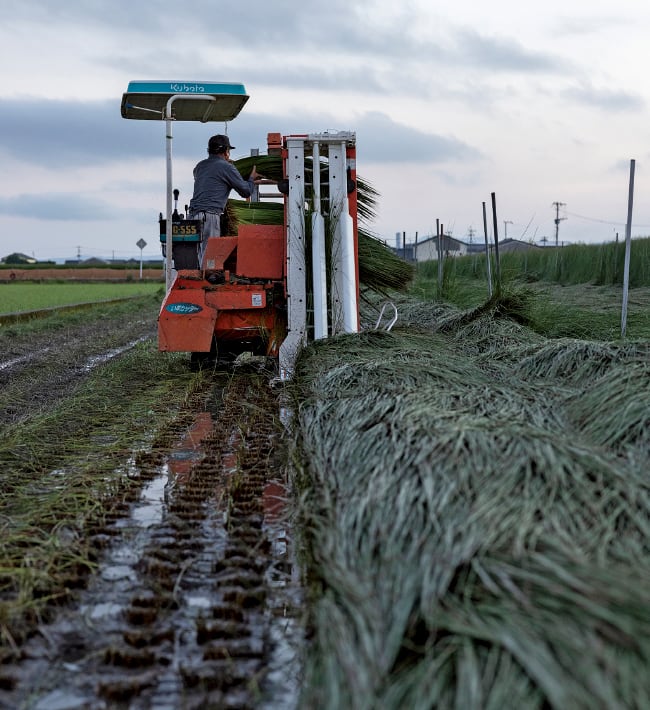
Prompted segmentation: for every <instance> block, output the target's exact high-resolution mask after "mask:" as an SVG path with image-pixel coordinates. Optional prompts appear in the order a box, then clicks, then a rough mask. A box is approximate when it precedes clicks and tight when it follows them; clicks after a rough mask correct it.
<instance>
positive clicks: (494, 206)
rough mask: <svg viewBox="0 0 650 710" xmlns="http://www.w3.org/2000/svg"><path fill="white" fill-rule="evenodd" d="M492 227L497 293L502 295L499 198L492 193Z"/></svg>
mask: <svg viewBox="0 0 650 710" xmlns="http://www.w3.org/2000/svg"><path fill="white" fill-rule="evenodd" d="M492 223H493V224H492V226H493V229H494V260H495V277H496V289H497V293H501V262H500V260H499V225H498V222H497V197H496V193H494V192H493V193H492Z"/></svg>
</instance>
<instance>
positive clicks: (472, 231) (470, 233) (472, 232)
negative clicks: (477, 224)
mask: <svg viewBox="0 0 650 710" xmlns="http://www.w3.org/2000/svg"><path fill="white" fill-rule="evenodd" d="M475 234H476V230H475V229H474V227H471V226H470V228H469V229H468V230H467V236H468V237H469V243H470V244H473V243H474V235H475Z"/></svg>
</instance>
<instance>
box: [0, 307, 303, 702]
mask: <svg viewBox="0 0 650 710" xmlns="http://www.w3.org/2000/svg"><path fill="white" fill-rule="evenodd" d="M156 308H157V304H156V303H155V301H154V300H153V299H151V300H150V302H149V305H148V306H147V308H146V309H143V310H142V313H141V315H140V316H139V317H135V318H132V319H130V320H129V319H125V317H124V315H123V314H120V313H119V312H118V311H112V310H111V308H110V307H105V313H104V316H103V317H101V318H96V319H92V318H82V319H80V320H79V321H78V322H77V323H76V324H75V323H74V322H71V323H69V324H68V325H67V326H66V327H63V328H60V329H54V330H53V331H52V330H50V331H47V330H38V329H37V330H36V331H35V332H28V331H25V332H22V333H21V334H19V335H18V336H13V337H3V339H2V343H1V345H2V350H1V351H0V352H1V353H2V355H1V358H0V359H1V362H0V386H1V387H2V388H3V392H4V393H5V395H4V397H5V398H4V400H3V402H4V404H5V407H4V408H3V411H2V422H3V425H6V426H8V427H15V426H17V425H20V424H21V423H24V422H26V421H29V419H30V417H39V416H42V415H43V413H44V412H47V411H48V410H49V409H55V408H56V407H57V406H59V405H60V404H61V402H64V401H65V400H66V398H67V397H69V396H70V394H71V392H72V391H74V390H75V388H77V387H79V386H80V385H81V383H83V380H84V378H87V377H91V376H93V374H94V375H95V376H96V375H97V373H98V371H101V369H102V368H106V367H107V366H108V363H113V364H115V361H116V360H119V359H120V358H124V357H128V356H129V353H130V354H131V357H132V356H133V353H134V351H137V349H138V348H143V349H144V348H147V347H148V346H151V342H150V341H151V339H152V337H153V335H154V332H153V328H154V326H155V309H156ZM3 335H4V333H3ZM265 365H266V363H265V361H263V360H261V361H249V362H248V363H245V364H242V365H240V366H238V367H237V368H235V369H234V370H231V371H229V372H220V371H214V372H210V373H203V374H201V375H199V376H194V377H195V380H193V386H192V390H191V396H189V397H188V398H186V401H185V402H179V403H173V406H174V407H175V412H174V415H173V416H170V417H168V418H167V420H166V424H165V426H164V427H163V428H161V430H160V431H158V432H156V431H152V432H151V433H150V437H149V441H150V445H149V447H148V450H147V449H146V448H142V447H141V448H140V450H139V452H138V454H137V455H136V456H132V455H131V456H129V455H128V454H127V453H126V452H125V454H124V455H125V457H126V458H125V460H124V461H123V466H122V469H123V471H124V472H125V475H126V476H127V477H128V479H129V482H130V483H131V484H132V485H130V486H129V487H128V492H125V489H124V488H123V487H120V486H119V485H118V487H117V488H118V491H119V493H118V494H114V495H107V497H106V499H105V500H104V501H103V508H104V510H103V512H102V515H101V516H99V518H96V520H95V522H91V521H92V518H91V517H88V518H87V519H86V522H85V523H84V524H83V525H81V526H78V527H76V528H75V529H71V527H70V526H69V525H66V526H65V527H64V529H63V530H57V534H59V535H62V536H63V539H64V540H65V541H66V542H68V543H69V544H70V545H71V547H73V548H74V547H75V546H77V545H79V546H80V549H81V546H82V545H83V548H84V549H85V550H90V551H91V553H90V554H89V555H88V558H89V559H91V560H92V566H91V568H88V567H87V566H86V565H85V564H79V566H78V568H77V569H76V570H75V572H74V573H73V574H68V576H67V578H66V580H65V590H64V592H62V593H59V594H53V595H52V597H53V602H52V603H49V604H48V603H47V602H45V603H43V604H41V605H40V606H39V607H38V611H37V612H36V613H33V614H30V613H26V614H25V615H24V618H23V619H22V625H21V626H20V627H19V626H18V625H17V624H15V623H14V624H13V626H12V625H11V624H9V623H7V620H6V618H5V619H4V620H3V619H2V618H0V626H1V628H2V636H3V638H2V641H3V643H2V656H1V659H2V665H1V666H0V707H2V708H34V709H36V710H71V709H72V708H97V709H99V708H119V707H124V708H134V709H135V708H195V707H238V708H244V707H267V708H274V707H278V708H280V707H281V708H287V707H292V706H293V705H295V703H296V694H297V680H296V679H297V677H298V673H299V668H298V665H299V662H298V658H299V653H298V648H299V645H300V638H299V637H300V632H299V626H298V622H297V615H298V613H299V609H300V603H301V591H300V585H299V575H298V572H297V565H296V562H295V559H294V551H293V543H292V532H291V528H290V523H289V514H288V510H287V505H286V503H287V497H288V489H287V470H286V467H287V455H286V452H285V447H286V439H287V436H288V431H287V430H286V429H285V428H284V426H283V425H282V422H281V420H282V418H283V417H282V416H281V414H282V413H283V412H284V408H283V407H282V406H281V402H280V401H279V399H278V396H279V395H278V393H277V392H274V391H273V390H272V389H271V388H270V387H269V385H268V382H269V378H270V374H271V373H270V372H269V371H267V370H266V369H265ZM181 367H182V365H181ZM188 369H189V368H188ZM183 377H184V378H187V377H188V376H186V375H185V374H183ZM184 381H185V380H184ZM8 391H12V392H13V393H14V396H13V397H11V396H8ZM134 396H135V395H134ZM180 399H182V398H180ZM7 403H10V404H11V403H12V404H11V406H6V405H7ZM101 404H102V403H101V402H97V406H98V407H100V406H101ZM171 404H172V403H170V405H171ZM171 408H172V407H171V406H170V409H171ZM89 416H91V414H90V413H89ZM57 471H58V472H59V473H60V472H61V471H63V472H64V471H65V463H64V464H63V465H61V466H60V467H58V469H57ZM52 474H56V472H54V471H52V472H50V476H49V478H51V476H52ZM9 484H10V482H9ZM6 492H7V488H5V493H6ZM5 503H6V504H5V505H4V506H3V510H2V513H3V514H4V515H7V516H8V515H9V514H10V513H11V512H12V509H11V505H12V502H11V500H9V496H6V497H5ZM66 536H68V537H66ZM79 538H83V540H80V539H79ZM16 594H17V591H16V589H15V587H12V584H11V582H10V580H7V579H5V578H4V577H3V579H2V593H1V594H0V601H5V602H6V601H8V600H9V599H11V598H12V597H15V595H16Z"/></svg>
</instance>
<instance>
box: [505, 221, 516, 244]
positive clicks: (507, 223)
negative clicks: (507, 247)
mask: <svg viewBox="0 0 650 710" xmlns="http://www.w3.org/2000/svg"><path fill="white" fill-rule="evenodd" d="M509 224H514V222H513V221H512V220H510V219H504V220H503V240H504V241H505V240H506V239H507V238H508V225H509Z"/></svg>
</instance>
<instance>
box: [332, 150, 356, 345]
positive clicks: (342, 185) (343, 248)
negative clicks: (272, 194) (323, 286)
mask: <svg viewBox="0 0 650 710" xmlns="http://www.w3.org/2000/svg"><path fill="white" fill-rule="evenodd" d="M329 182H330V215H331V219H332V221H333V223H334V229H333V232H334V233H333V239H332V335H335V334H336V333H341V332H344V333H356V332H358V330H359V322H358V318H359V316H358V304H357V277H356V259H355V247H354V221H353V219H352V216H351V215H350V205H349V201H348V191H347V184H348V181H347V169H346V144H345V141H343V142H339V141H335V142H332V143H330V144H329Z"/></svg>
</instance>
